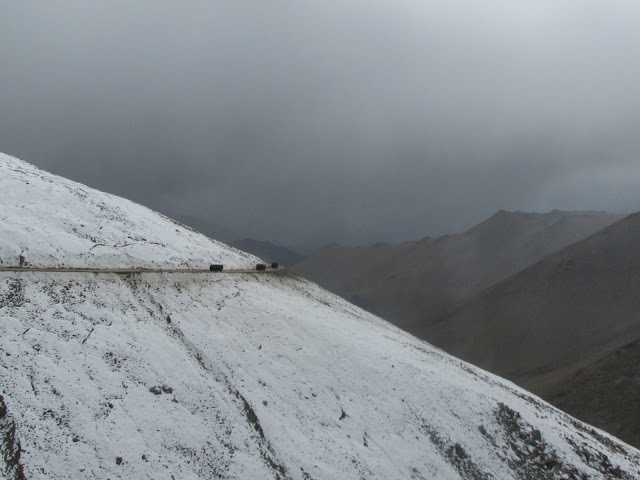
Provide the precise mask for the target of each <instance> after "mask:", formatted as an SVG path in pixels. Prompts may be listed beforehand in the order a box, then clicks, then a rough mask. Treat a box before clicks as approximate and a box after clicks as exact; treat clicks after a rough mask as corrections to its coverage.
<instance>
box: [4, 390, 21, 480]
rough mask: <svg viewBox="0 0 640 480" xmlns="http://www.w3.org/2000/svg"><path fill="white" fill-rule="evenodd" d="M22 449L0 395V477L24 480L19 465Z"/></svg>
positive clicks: (13, 424)
mask: <svg viewBox="0 0 640 480" xmlns="http://www.w3.org/2000/svg"><path fill="white" fill-rule="evenodd" d="M21 452H22V448H21V446H20V440H18V439H17V438H16V423H15V422H14V421H13V419H12V418H11V416H10V415H9V412H8V410H7V406H6V404H5V403H4V397H3V396H2V395H0V459H4V462H3V463H0V477H2V476H3V475H6V477H4V478H7V480H26V477H25V475H24V469H23V467H22V464H21V463H20V454H21Z"/></svg>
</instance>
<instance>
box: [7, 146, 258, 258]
mask: <svg viewBox="0 0 640 480" xmlns="http://www.w3.org/2000/svg"><path fill="white" fill-rule="evenodd" d="M0 205H2V211H1V212H0V222H1V225H2V226H1V228H0V266H17V265H19V262H20V255H22V256H23V257H24V259H25V261H26V262H27V264H28V265H30V266H33V267H74V268H91V267H93V268H98V267H100V268H129V267H138V268H207V267H208V266H209V265H210V264H211V263H223V264H225V266H226V267H228V268H249V267H251V266H253V265H255V264H256V263H257V262H258V261H259V260H258V259H257V258H256V257H254V256H253V255H249V254H247V253H244V252H241V251H240V250H236V249H235V248H232V247H229V246H227V245H225V244H223V243H220V242H218V241H216V240H212V239H210V238H208V237H206V236H205V235H202V234H200V233H198V232H196V231H194V230H192V229H190V228H188V227H185V226H184V225H182V224H180V223H178V222H175V221H174V220H171V219H169V218H167V217H165V216H163V215H161V214H159V213H156V212H153V211H152V210H149V209H148V208H146V207H143V206H141V205H138V204H136V203H133V202H131V201H129V200H125V199H123V198H120V197H116V196H115V195H110V194H107V193H103V192H100V191H98V190H95V189H92V188H89V187H86V186H84V185H82V184H79V183H77V182H72V181H71V180H67V179H65V178H62V177H59V176H57V175H53V174H51V173H48V172H45V171H43V170H40V169H38V168H37V167H34V166H32V165H30V164H28V163H26V162H23V161H21V160H18V159H16V158H13V157H10V156H8V155H5V154H2V153H0Z"/></svg>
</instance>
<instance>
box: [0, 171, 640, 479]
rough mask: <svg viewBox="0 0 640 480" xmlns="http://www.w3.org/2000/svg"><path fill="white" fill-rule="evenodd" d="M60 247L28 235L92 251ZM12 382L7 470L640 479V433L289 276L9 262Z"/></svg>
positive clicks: (193, 253) (4, 381) (50, 474)
mask: <svg viewBox="0 0 640 480" xmlns="http://www.w3.org/2000/svg"><path fill="white" fill-rule="evenodd" d="M12 162H13V169H12V171H14V170H15V169H22V170H24V169H25V168H26V167H25V166H24V164H22V162H18V161H16V160H12ZM37 174H38V175H40V174H41V172H39V171H38V172H37ZM25 175H26V176H25V179H26V180H25V181H29V175H30V174H25ZM3 181H4V180H3ZM56 181H57V180H54V183H55V182H56ZM30 184H31V181H30ZM51 188H55V191H64V190H65V189H64V188H62V187H54V186H52V187H51ZM83 188H84V187H83ZM86 190H87V192H90V190H89V189H86ZM3 194H4V192H3ZM92 195H93V192H90V196H92ZM100 195H104V194H100ZM4 198H7V196H6V195H5V197H4ZM31 198H33V197H30V199H31ZM48 200H49V201H50V202H51V204H52V205H54V204H55V197H52V196H49V198H48ZM107 200H110V201H111V202H113V203H112V206H113V207H117V208H124V207H121V206H120V203H119V202H123V201H122V200H121V199H117V198H114V197H109V198H107V199H105V200H103V201H104V202H105V203H107ZM91 201H92V202H93V201H94V200H91ZM12 202H13V204H17V203H20V200H16V199H13V200H12ZM125 205H127V207H126V208H127V211H131V209H133V208H134V207H132V206H131V204H129V203H125ZM32 208H33V210H37V207H36V206H34V207H32ZM52 208H54V207H52ZM137 208H142V207H137ZM143 211H144V212H145V215H147V216H149V215H151V214H150V213H148V210H145V209H143ZM69 215H71V216H72V215H73V211H71V210H69ZM29 223H33V221H29V220H28V218H26V217H25V218H23V219H21V224H22V225H26V224H29ZM69 223H73V222H72V219H71V220H70V222H69ZM11 225H13V227H12V229H14V230H15V229H17V227H16V225H17V222H16V221H13V222H12V223H11ZM49 225H50V230H49V232H48V234H49V235H50V237H49V238H51V243H59V244H65V242H66V239H68V236H69V235H71V236H73V234H72V233H69V230H68V229H67V228H66V227H65V226H64V225H62V226H60V227H58V226H57V225H56V224H55V222H54V221H53V220H52V221H51V223H50V224H49ZM85 225H86V227H85V228H87V229H88V230H91V229H92V228H93V229H99V227H100V226H102V227H103V230H104V229H106V228H110V229H111V231H112V232H113V233H112V234H111V235H112V238H115V237H117V227H115V226H113V225H111V226H109V227H107V225H106V222H105V223H99V224H92V223H89V222H88V221H87V223H86V224H85ZM177 228H178V227H177ZM0 229H2V230H4V220H3V223H2V224H1V226H0ZM130 234H131V235H137V234H138V232H137V230H132V232H131V233H130ZM190 234H191V232H190ZM90 235H93V232H90ZM158 235H160V237H159V238H160V240H162V241H163V242H165V243H166V244H167V247H166V249H167V251H172V249H173V247H172V246H170V245H169V243H170V242H169V241H168V240H165V239H163V238H162V237H161V234H160V233H159V234H158ZM193 235H194V236H195V235H197V234H195V233H193ZM0 238H1V239H2V241H3V242H6V239H12V238H19V239H23V240H25V241H26V240H29V239H30V237H28V236H26V235H17V236H11V237H10V236H9V235H7V234H6V232H4V231H2V232H1V233H0ZM198 241H199V242H201V243H195V244H194V245H201V244H204V245H205V247H203V250H198V248H200V247H194V246H192V248H190V249H189V250H188V251H187V252H185V255H187V256H190V257H186V258H198V255H204V254H205V253H206V248H210V247H208V245H209V244H207V243H206V241H205V240H203V239H199V240H198ZM48 245H49V243H46V242H45V243H43V242H42V241H41V240H39V239H31V240H30V243H25V244H22V245H21V247H22V248H25V247H28V248H29V252H31V254H32V255H34V256H37V255H39V249H40V248H44V249H45V250H46V252H48V253H47V255H51V256H52V257H53V258H51V259H50V260H51V262H53V263H56V262H60V263H63V264H65V265H66V264H67V263H72V264H74V265H77V264H75V263H74V262H76V259H75V258H74V257H73V255H72V251H71V250H70V249H64V250H63V252H62V253H61V254H60V255H61V257H60V259H58V258H57V257H56V253H54V252H52V251H51V250H49V249H48ZM213 245H217V244H213ZM2 248H3V249H7V250H10V249H12V248H13V249H15V248H17V245H15V242H14V243H12V242H9V243H8V244H4V245H3V247H2ZM150 248H154V247H153V246H152V247H150ZM220 248H221V249H224V246H222V247H220ZM177 250H179V249H175V251H177ZM3 251H4V250H3ZM221 251H222V252H223V253H222V254H221V255H223V256H222V257H221V263H225V264H228V263H229V261H228V259H227V258H226V257H225V256H224V255H229V258H231V256H232V255H237V254H236V252H234V251H231V250H221ZM140 252H141V253H140V254H139V255H140V257H141V258H145V255H144V251H143V250H142V247H141V250H140ZM114 254H115V251H114ZM176 255H177V253H176ZM234 258H235V257H234ZM238 258H243V257H238ZM78 261H79V260H78ZM113 261H114V262H116V263H117V259H114V260H113ZM176 261H177V260H176ZM191 261H192V260H191ZM0 386H1V395H2V398H1V399H0V449H1V450H2V455H0V458H2V457H4V459H5V463H4V464H3V463H2V461H0V478H11V479H13V478H22V477H20V474H21V472H23V473H24V477H25V478H28V479H83V478H91V479H93V478H100V479H104V478H111V479H116V478H121V479H151V478H154V479H161V478H166V479H172V478H173V479H211V478H236V479H270V478H273V479H278V478H281V479H284V478H291V479H315V480H319V479H394V480H395V479H403V478H406V479H409V478H410V479H465V480H466V479H473V480H477V479H487V478H494V479H513V478H516V479H519V478H521V479H537V478H556V479H560V478H572V479H582V478H584V479H587V478H588V479H609V478H623V479H640V469H639V468H640V467H638V465H639V464H640V452H638V451H637V450H635V449H633V448H631V447H629V446H627V445H625V444H623V443H621V442H620V441H618V440H616V439H613V438H612V437H610V436H609V435H607V434H606V433H604V432H601V431H598V430H596V429H593V428H592V427H589V426H587V425H584V424H582V423H581V422H578V421H577V420H575V419H573V418H571V417H569V416H568V415H565V414H563V413H562V412H559V411H558V410H556V409H554V408H553V407H551V406H549V405H548V404H546V403H544V402H542V401H541V400H539V399H538V398H536V397H534V396H532V395H530V394H528V393H527V392H525V391H523V390H521V389H519V388H518V387H516V386H514V385H513V384H511V383H510V382H507V381H505V380H502V379H500V378H498V377H495V376H493V375H490V374H488V373H486V372H483V371H482V370H479V369H477V368H475V367H472V366H470V365H468V364H466V363H464V362H461V361H459V360H456V359H454V358H452V357H450V356H449V355H447V354H445V353H443V352H441V351H439V350H437V349H435V348H433V347H431V346H430V345H428V344H426V343H424V342H422V341H420V340H418V339H416V338H414V337H412V336H411V335H409V334H407V333H405V332H403V331H401V330H399V329H397V328H395V327H393V326H391V325H390V324H389V323H387V322H384V321H382V320H380V319H378V318H377V317H374V316H373V315H370V314H368V313H366V312H364V311H363V310H360V309H359V308H357V307H355V306H353V305H351V304H349V303H347V302H346V301H344V300H342V299H340V298H338V297H336V296H334V295H332V294H330V293H328V292H326V291H324V290H322V289H321V288H319V287H317V286H316V285H314V284H311V283H309V282H307V281H304V280H301V279H299V278H296V277H294V276H290V275H288V274H286V273H285V274H278V273H274V274H271V275H250V274H235V275H224V274H212V275H202V274H200V275H191V274H184V273H181V274H171V273H145V274H130V275H115V274H90V273H65V274H60V273H41V272H37V273H36V272H0Z"/></svg>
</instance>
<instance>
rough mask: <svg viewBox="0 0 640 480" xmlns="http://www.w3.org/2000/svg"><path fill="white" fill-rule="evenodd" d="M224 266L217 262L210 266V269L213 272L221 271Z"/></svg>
mask: <svg viewBox="0 0 640 480" xmlns="http://www.w3.org/2000/svg"><path fill="white" fill-rule="evenodd" d="M223 268H224V265H220V264H215V263H214V264H213V265H210V266H209V270H211V271H212V272H221V271H222V269H223Z"/></svg>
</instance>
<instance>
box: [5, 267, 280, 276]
mask: <svg viewBox="0 0 640 480" xmlns="http://www.w3.org/2000/svg"><path fill="white" fill-rule="evenodd" d="M286 270H287V269H286V268H284V267H278V268H267V269H266V270H256V269H237V270H222V271H221V272H213V271H211V270H209V269H187V268H158V269H154V268H64V267H61V268H51V267H0V272H12V273H14V272H45V273H96V274H97V273H116V274H120V275H130V274H132V273H208V274H210V275H225V274H237V273H255V274H265V273H266V274H273V273H284V272H285V271H286Z"/></svg>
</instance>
